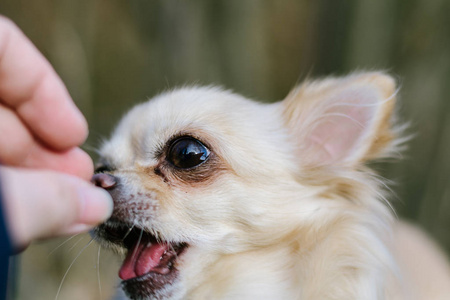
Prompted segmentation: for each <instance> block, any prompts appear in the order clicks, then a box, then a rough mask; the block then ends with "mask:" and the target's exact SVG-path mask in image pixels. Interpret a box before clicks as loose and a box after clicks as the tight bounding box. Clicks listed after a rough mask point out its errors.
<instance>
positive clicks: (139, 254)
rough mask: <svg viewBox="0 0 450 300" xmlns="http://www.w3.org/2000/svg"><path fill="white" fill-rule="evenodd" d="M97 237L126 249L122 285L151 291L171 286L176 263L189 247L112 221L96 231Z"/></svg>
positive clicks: (141, 229)
mask: <svg viewBox="0 0 450 300" xmlns="http://www.w3.org/2000/svg"><path fill="white" fill-rule="evenodd" d="M95 233H96V235H97V237H98V238H100V239H101V240H106V241H108V242H109V243H111V244H112V245H114V246H116V247H117V246H119V247H121V248H125V249H126V257H125V259H124V261H123V263H122V266H121V268H120V270H119V277H120V278H121V279H122V280H123V284H125V285H129V284H136V283H147V286H150V287H152V290H154V289H159V288H161V287H163V286H164V285H166V284H169V283H172V282H173V280H174V279H175V278H176V275H177V274H176V273H177V271H178V270H177V269H176V263H177V260H178V258H179V256H180V255H181V254H182V253H183V252H184V251H185V249H186V248H187V247H188V244H187V243H175V242H169V241H165V240H163V239H161V238H160V237H159V236H156V235H154V234H152V233H150V232H149V231H147V230H145V229H143V228H140V227H137V226H134V225H129V224H125V223H123V222H117V221H112V220H109V221H107V222H106V223H104V224H102V225H100V226H98V227H97V228H96V230H95Z"/></svg>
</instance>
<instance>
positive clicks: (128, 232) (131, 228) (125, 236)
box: [122, 222, 136, 241]
mask: <svg viewBox="0 0 450 300" xmlns="http://www.w3.org/2000/svg"><path fill="white" fill-rule="evenodd" d="M135 225H136V224H135V223H134V222H133V225H132V226H131V227H130V229H128V231H127V233H126V234H125V235H124V237H123V238H122V241H124V240H125V239H126V238H127V236H128V235H129V234H130V232H131V231H132V230H133V228H134V226H135Z"/></svg>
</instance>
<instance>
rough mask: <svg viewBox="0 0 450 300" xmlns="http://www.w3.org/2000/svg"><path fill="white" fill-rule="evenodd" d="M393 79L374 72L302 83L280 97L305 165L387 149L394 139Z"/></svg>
mask: <svg viewBox="0 0 450 300" xmlns="http://www.w3.org/2000/svg"><path fill="white" fill-rule="evenodd" d="M395 95H396V88H395V81H394V80H393V78H392V77H390V76H388V75H386V74H384V73H380V72H373V73H361V74H353V75H350V76H347V77H342V78H326V79H323V80H319V81H313V82H306V83H304V84H302V85H300V86H298V87H297V88H295V89H294V90H293V91H292V92H291V93H289V95H288V96H287V97H286V99H285V100H284V101H283V102H282V108H283V116H284V119H285V121H286V124H287V126H288V128H289V129H290V131H291V132H292V134H294V136H295V139H296V141H297V149H298V153H296V154H297V155H300V159H301V161H302V162H303V163H304V164H305V165H306V166H312V167H316V166H324V165H325V166H326V165H331V164H340V165H346V166H355V165H357V164H358V163H362V162H365V161H367V160H370V159H374V158H378V157H382V156H385V155H386V154H389V152H390V151H391V150H392V149H393V147H394V146H393V145H394V143H393V141H394V138H395V134H394V130H393V129H392V124H391V123H392V111H393V108H394V104H395Z"/></svg>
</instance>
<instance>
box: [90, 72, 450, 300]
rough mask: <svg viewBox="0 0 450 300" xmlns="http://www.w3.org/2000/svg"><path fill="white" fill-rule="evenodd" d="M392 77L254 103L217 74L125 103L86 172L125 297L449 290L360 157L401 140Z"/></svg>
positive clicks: (399, 295) (439, 263)
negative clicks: (105, 199) (103, 202)
mask: <svg viewBox="0 0 450 300" xmlns="http://www.w3.org/2000/svg"><path fill="white" fill-rule="evenodd" d="M396 91H397V89H396V85H395V82H394V80H393V79H392V78H391V77H390V76H388V75H386V74H384V73H381V72H370V73H357V74H351V75H349V76H346V77H342V78H325V79H322V80H318V81H308V82H305V83H303V84H301V85H299V86H298V87H296V88H295V89H294V90H293V91H292V92H291V93H289V95H288V96H287V97H286V98H285V99H284V100H283V101H281V102H278V103H273V104H262V103H257V102H253V101H251V100H248V99H246V98H244V97H242V96H239V95H236V94H234V93H231V92H229V91H224V90H222V89H220V88H216V87H192V88H182V89H178V90H173V91H170V92H167V93H164V94H161V95H159V96H157V97H155V98H153V99H152V100H150V101H149V102H146V103H143V104H140V105H138V106H136V107H135V108H133V109H132V110H131V111H130V112H129V113H128V114H127V115H126V116H125V117H124V118H123V119H122V121H121V122H120V124H119V125H118V127H117V128H116V130H115V131H114V133H113V135H112V138H111V139H110V140H109V141H107V142H106V143H104V145H103V146H102V147H101V150H100V155H101V158H100V164H99V167H98V168H97V172H96V175H94V177H93V182H94V183H95V184H96V185H97V186H100V187H102V188H104V189H106V190H108V191H109V192H110V194H111V195H112V197H113V199H114V203H115V208H114V212H113V214H112V217H111V218H110V219H109V220H108V221H106V222H105V223H104V224H102V225H100V226H99V227H97V228H96V229H95V235H96V238H97V240H98V241H99V242H100V243H101V244H102V245H104V246H105V247H108V248H112V249H114V250H116V251H117V252H119V253H120V254H121V255H122V256H123V257H124V261H123V265H122V267H121V268H120V271H119V277H120V278H121V279H122V288H123V289H124V291H125V293H126V294H127V296H128V297H129V298H130V299H160V300H162V299H164V300H169V299H171V300H175V299H194V300H197V299H199V300H200V299H287V300H290V299H318V300H323V299H347V300H348V299H367V300H371V299H427V300H430V299H450V275H449V274H450V271H449V267H448V265H447V260H446V258H445V257H444V256H443V255H442V254H441V252H440V251H439V250H438V248H437V247H435V246H434V244H433V243H432V242H430V241H429V240H428V239H427V238H426V237H425V236H424V235H423V234H422V233H421V232H420V231H418V230H416V229H415V228H413V227H411V226H409V225H406V224H405V223H401V222H399V221H396V220H395V218H394V217H393V216H394V214H393V211H392V208H391V207H390V205H389V202H388V201H387V199H386V188H385V187H384V186H385V184H384V182H383V180H382V179H380V178H379V176H376V174H375V173H374V172H373V171H371V170H370V169H369V168H368V166H367V162H370V161H372V160H375V159H378V158H385V157H389V156H392V155H393V154H395V153H397V152H398V151H399V147H400V146H401V144H402V141H403V140H404V139H402V137H401V131H402V127H401V126H399V125H398V124H396V122H395V118H394V117H393V110H394V106H395V105H394V104H395V98H396Z"/></svg>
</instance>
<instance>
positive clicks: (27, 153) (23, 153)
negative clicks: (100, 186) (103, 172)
mask: <svg viewBox="0 0 450 300" xmlns="http://www.w3.org/2000/svg"><path fill="white" fill-rule="evenodd" d="M0 136H1V137H2V141H3V143H2V145H1V147H0V162H2V163H3V164H6V165H11V166H21V167H28V168H37V169H51V170H55V171H61V172H64V173H68V174H72V175H76V176H79V177H81V178H84V179H86V180H89V179H90V178H91V176H92V173H93V163H92V160H91V158H90V157H89V155H87V154H86V153H85V152H84V151H82V150H81V149H79V148H71V149H69V150H65V151H54V150H52V149H50V148H47V147H45V146H43V145H41V144H40V143H39V142H36V141H35V140H34V137H33V136H32V135H31V133H30V132H29V131H28V130H27V128H26V127H25V125H24V124H23V122H22V121H21V120H20V119H19V117H18V116H17V115H16V114H15V113H14V111H12V110H11V109H10V108H8V107H5V106H4V105H2V104H1V103H0Z"/></svg>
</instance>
